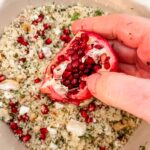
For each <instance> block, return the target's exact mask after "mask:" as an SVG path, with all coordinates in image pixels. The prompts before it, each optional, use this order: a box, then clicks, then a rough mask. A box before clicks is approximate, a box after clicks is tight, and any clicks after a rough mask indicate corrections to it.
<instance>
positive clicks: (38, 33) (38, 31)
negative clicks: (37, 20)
mask: <svg viewBox="0 0 150 150" xmlns="http://www.w3.org/2000/svg"><path fill="white" fill-rule="evenodd" d="M36 33H37V35H38V36H42V35H43V34H44V32H43V31H42V30H37V32H36Z"/></svg>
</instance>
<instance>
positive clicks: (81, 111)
mask: <svg viewBox="0 0 150 150" xmlns="http://www.w3.org/2000/svg"><path fill="white" fill-rule="evenodd" d="M80 113H81V116H82V117H83V118H87V117H88V113H87V111H86V110H84V109H81V110H80Z"/></svg>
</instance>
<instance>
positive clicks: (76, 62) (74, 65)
mask: <svg viewBox="0 0 150 150" xmlns="http://www.w3.org/2000/svg"><path fill="white" fill-rule="evenodd" d="M78 66H79V61H78V60H74V61H72V67H73V68H77V67H78Z"/></svg>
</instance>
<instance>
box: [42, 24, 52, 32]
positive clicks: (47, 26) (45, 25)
mask: <svg viewBox="0 0 150 150" xmlns="http://www.w3.org/2000/svg"><path fill="white" fill-rule="evenodd" d="M43 27H44V29H45V30H47V29H49V28H51V26H50V25H49V24H48V23H45V24H43Z"/></svg>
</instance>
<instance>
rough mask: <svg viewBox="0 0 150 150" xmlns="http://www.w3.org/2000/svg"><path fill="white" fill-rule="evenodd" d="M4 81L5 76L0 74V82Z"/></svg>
mask: <svg viewBox="0 0 150 150" xmlns="http://www.w3.org/2000/svg"><path fill="white" fill-rule="evenodd" d="M5 79H6V76H5V75H3V74H0V82H2V81H4V80H5Z"/></svg>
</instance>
